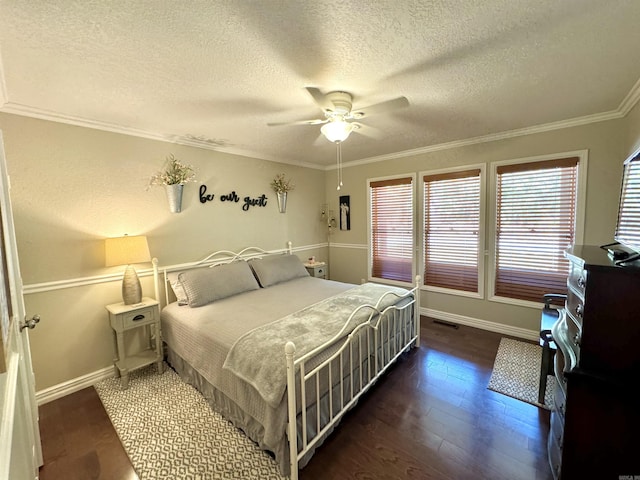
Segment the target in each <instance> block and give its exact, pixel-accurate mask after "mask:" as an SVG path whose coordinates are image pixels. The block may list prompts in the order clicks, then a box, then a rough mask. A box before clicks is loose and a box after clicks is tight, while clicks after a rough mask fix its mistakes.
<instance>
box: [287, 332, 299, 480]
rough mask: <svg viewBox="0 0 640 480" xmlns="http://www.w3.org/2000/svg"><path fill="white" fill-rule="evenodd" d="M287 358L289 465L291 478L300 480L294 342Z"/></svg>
mask: <svg viewBox="0 0 640 480" xmlns="http://www.w3.org/2000/svg"><path fill="white" fill-rule="evenodd" d="M284 352H285V356H286V358H287V400H288V401H287V409H288V411H289V424H288V426H289V465H290V466H291V472H290V474H289V478H290V479H291V480H298V429H297V422H296V411H297V409H296V371H295V366H294V364H293V357H294V356H295V354H296V346H295V345H294V344H293V342H287V344H286V345H285V346H284Z"/></svg>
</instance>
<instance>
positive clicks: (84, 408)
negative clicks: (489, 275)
mask: <svg viewBox="0 0 640 480" xmlns="http://www.w3.org/2000/svg"><path fill="white" fill-rule="evenodd" d="M421 335H422V338H421V348H420V349H417V350H416V349H414V350H413V351H412V352H410V353H409V354H407V355H404V356H403V357H402V359H401V360H400V362H399V363H398V364H397V365H396V366H395V367H393V368H392V369H391V370H390V371H389V372H388V373H387V375H386V376H385V378H383V379H382V381H380V382H379V383H378V385H377V386H375V387H374V388H373V389H372V390H371V391H370V392H369V393H368V394H367V395H365V396H364V397H363V398H362V399H361V401H360V404H359V405H358V406H357V407H356V409H355V410H353V411H352V412H350V413H349V414H347V415H346V416H345V418H344V419H343V422H342V423H341V425H340V426H339V427H338V428H337V430H336V432H334V434H333V435H332V436H331V437H330V438H329V439H328V440H327V441H326V442H325V444H324V445H323V446H322V447H321V448H320V449H319V450H318V451H317V452H316V454H315V456H314V457H313V459H312V460H311V462H310V463H309V465H307V466H306V467H305V468H304V469H303V470H301V472H300V478H301V480H315V479H323V480H325V479H331V480H333V479H345V480H346V479H350V480H351V479H358V480H366V479H376V480H377V479H404V478H407V479H408V478H412V479H455V480H458V479H474V480H478V479H491V480H497V479H505V480H507V479H508V480H550V479H551V478H552V477H551V472H550V469H549V465H548V463H547V449H546V438H547V433H548V430H549V412H547V411H545V410H542V409H539V408H537V407H535V406H533V405H529V404H527V403H524V402H520V401H518V400H514V399H512V398H509V397H506V396H504V395H500V394H498V393H495V392H492V391H490V390H487V388H486V387H487V383H488V382H489V377H490V375H491V369H492V367H493V362H494V359H495V355H496V352H497V349H498V344H499V342H500V338H501V335H499V334H496V333H491V332H486V331H482V330H477V329H474V328H470V327H465V326H461V327H460V328H459V329H457V330H456V329H453V328H451V327H448V326H443V325H439V324H436V323H433V321H432V320H431V319H428V318H424V317H423V318H422V328H421ZM40 428H41V432H42V446H43V452H44V462H45V464H44V466H43V467H42V468H41V470H40V479H41V480H58V479H82V480H84V479H114V480H134V479H137V478H138V477H137V476H136V474H135V472H134V471H133V468H132V467H131V464H130V462H129V460H128V458H127V456H126V453H125V452H124V450H123V448H122V446H121V444H120V442H119V440H118V437H117V436H116V433H115V431H114V430H113V427H112V425H111V423H110V422H109V418H108V416H107V414H106V413H105V411H104V408H103V407H102V404H101V403H100V400H99V398H98V396H97V394H96V392H95V390H94V389H93V388H87V389H84V390H81V391H79V392H76V393H74V394H72V395H69V396H67V397H64V398H61V399H59V400H56V401H53V402H51V403H48V404H45V405H42V406H41V407H40Z"/></svg>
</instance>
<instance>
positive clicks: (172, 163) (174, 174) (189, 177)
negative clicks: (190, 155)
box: [149, 155, 196, 213]
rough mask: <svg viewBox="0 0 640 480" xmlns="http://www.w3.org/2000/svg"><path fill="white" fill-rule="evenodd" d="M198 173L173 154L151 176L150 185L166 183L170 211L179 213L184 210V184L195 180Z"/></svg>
mask: <svg viewBox="0 0 640 480" xmlns="http://www.w3.org/2000/svg"><path fill="white" fill-rule="evenodd" d="M195 181H196V174H195V172H194V169H193V167H192V166H191V165H185V164H184V163H182V162H180V160H178V159H177V158H176V157H174V156H173V155H169V156H168V157H167V162H166V163H165V166H164V168H163V169H162V170H161V171H159V172H158V173H156V174H155V175H152V176H151V179H150V180H149V186H152V185H164V187H165V190H166V192H167V200H168V201H169V211H170V212H171V213H179V212H181V211H182V191H183V190H184V184H185V183H187V182H195Z"/></svg>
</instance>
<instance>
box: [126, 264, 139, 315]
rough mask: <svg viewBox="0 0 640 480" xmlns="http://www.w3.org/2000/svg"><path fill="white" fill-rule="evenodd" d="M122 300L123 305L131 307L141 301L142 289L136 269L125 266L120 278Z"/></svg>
mask: <svg viewBox="0 0 640 480" xmlns="http://www.w3.org/2000/svg"><path fill="white" fill-rule="evenodd" d="M122 299H123V300H124V304H125V305H133V304H134V303H140V302H141V301H142V287H141V286H140V280H139V279H138V274H137V273H136V269H135V268H133V267H132V266H131V265H127V269H126V270H125V271H124V277H123V278H122Z"/></svg>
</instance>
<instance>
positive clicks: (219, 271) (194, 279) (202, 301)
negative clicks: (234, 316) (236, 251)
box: [178, 262, 260, 307]
mask: <svg viewBox="0 0 640 480" xmlns="http://www.w3.org/2000/svg"><path fill="white" fill-rule="evenodd" d="M178 279H179V280H180V283H182V287H183V288H184V291H185V293H186V295H187V301H188V303H189V306H190V307H201V306H202V305H206V304H207V303H211V302H215V301H216V300H220V299H222V298H226V297H230V296H232V295H237V294H239V293H243V292H248V291H251V290H257V289H258V288H260V286H259V285H258V282H256V279H255V277H254V276H253V273H251V269H250V268H249V265H248V264H247V262H233V263H228V264H225V265H218V266H216V267H212V268H198V269H196V270H187V271H186V272H182V273H180V274H179V275H178Z"/></svg>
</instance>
